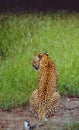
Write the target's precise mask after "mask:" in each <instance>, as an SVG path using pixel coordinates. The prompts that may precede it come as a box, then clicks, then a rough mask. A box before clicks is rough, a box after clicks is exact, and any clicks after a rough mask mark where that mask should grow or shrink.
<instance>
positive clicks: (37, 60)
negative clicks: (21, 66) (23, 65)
mask: <svg viewBox="0 0 79 130" xmlns="http://www.w3.org/2000/svg"><path fill="white" fill-rule="evenodd" d="M44 56H48V53H43V54H38V55H36V56H35V58H34V59H33V61H32V66H33V67H34V68H35V69H36V70H38V69H39V67H40V61H41V59H42V58H43V57H44Z"/></svg>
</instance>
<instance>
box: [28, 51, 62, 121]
mask: <svg viewBox="0 0 79 130" xmlns="http://www.w3.org/2000/svg"><path fill="white" fill-rule="evenodd" d="M32 66H33V67H34V68H35V69H36V70H38V71H39V79H38V88H37V89H36V90H34V91H33V93H32V96H31V97H30V110H31V112H32V113H33V114H35V115H37V117H38V119H39V120H42V119H46V118H48V117H51V116H54V115H55V113H56V111H57V108H58V106H59V103H60V94H59V92H58V91H57V85H58V79H59V78H58V70H57V67H56V64H55V62H54V61H53V60H52V59H51V58H50V56H49V54H48V53H43V54H37V55H36V56H35V57H34V59H33V60H32Z"/></svg>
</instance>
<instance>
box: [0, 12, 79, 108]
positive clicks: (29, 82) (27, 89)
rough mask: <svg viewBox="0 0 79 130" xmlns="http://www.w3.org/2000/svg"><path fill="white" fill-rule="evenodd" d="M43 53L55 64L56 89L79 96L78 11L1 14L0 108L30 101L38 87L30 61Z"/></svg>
mask: <svg viewBox="0 0 79 130" xmlns="http://www.w3.org/2000/svg"><path fill="white" fill-rule="evenodd" d="M43 52H48V53H49V55H50V57H51V58H52V59H53V60H54V61H55V62H56V64H57V68H58V71H59V83H58V90H59V92H60V93H61V94H63V95H70V96H79V13H76V12H73V13H70V14H69V13H68V12H64V11H63V12H56V13H54V12H53V13H52V12H51V13H49V12H48V13H46V14H44V13H22V12H21V13H16V14H12V13H6V14H3V13H2V14H0V108H5V109H7V108H10V107H14V106H17V105H22V104H23V105H25V104H26V103H27V102H28V101H29V98H30V96H31V94H32V91H33V90H34V89H36V88H37V87H38V71H35V70H34V69H33V67H32V65H31V61H32V59H33V56H34V55H35V54H38V53H43Z"/></svg>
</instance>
